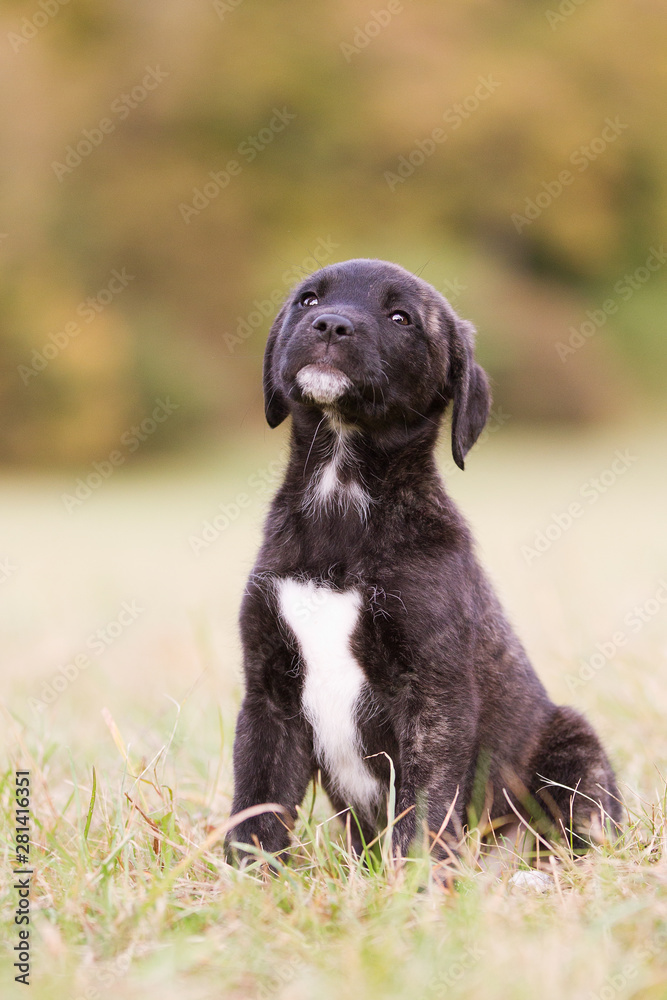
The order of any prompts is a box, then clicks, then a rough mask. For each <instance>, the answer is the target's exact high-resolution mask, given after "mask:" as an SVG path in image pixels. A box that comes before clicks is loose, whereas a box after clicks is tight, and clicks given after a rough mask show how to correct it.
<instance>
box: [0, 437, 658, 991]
mask: <svg viewBox="0 0 667 1000" xmlns="http://www.w3.org/2000/svg"><path fill="white" fill-rule="evenodd" d="M663 442H664V428H660V429H658V430H656V431H653V432H651V431H649V430H647V429H646V428H645V427H636V428H633V427H623V428H611V429H608V430H605V431H604V432H599V433H597V434H590V435H585V436H575V435H573V434H572V433H568V434H563V435H551V436H549V437H546V436H542V437H531V436H527V435H525V434H524V433H522V432H521V431H519V430H518V429H514V428H512V427H509V428H502V429H501V430H499V431H498V434H497V435H494V436H493V437H492V438H489V441H488V442H487V443H485V444H483V445H480V446H479V449H478V451H477V454H476V455H474V456H473V457H472V458H471V461H470V463H469V468H468V471H467V472H466V473H465V475H460V474H458V473H457V474H455V475H452V476H451V488H452V491H453V492H454V493H455V495H456V496H457V498H458V499H459V501H460V503H461V505H462V506H463V508H464V509H465V511H466V512H467V514H468V515H469V517H470V519H471V520H472V522H473V526H474V529H475V534H476V536H477V538H478V539H479V545H480V551H481V556H482V558H483V559H484V561H485V563H486V564H487V565H488V567H489V570H490V572H491V575H492V577H493V579H494V581H495V582H496V584H497V585H498V587H499V589H500V591H501V593H502V596H503V599H504V601H505V604H506V606H507V607H508V609H509V612H510V615H511V617H512V618H513V619H514V621H515V623H516V625H517V628H518V630H519V632H520V634H521V635H522V636H523V637H524V639H525V641H526V644H527V646H528V648H529V651H530V653H531V655H532V657H533V659H534V662H535V664H536V666H537V668H538V670H539V672H540V674H541V676H542V677H543V678H544V680H545V682H546V683H547V686H548V687H549V690H550V691H551V693H552V694H553V696H554V698H555V699H556V700H558V701H568V702H570V703H573V704H575V705H577V707H579V708H580V709H582V710H584V711H585V712H586V713H587V714H588V715H589V717H590V718H591V719H592V721H593V722H594V723H595V725H596V726H597V727H598V729H599V730H600V732H601V733H602V735H603V738H604V740H605V742H606V744H607V746H608V748H609V750H610V753H611V755H612V757H613V760H614V763H615V765H616V767H617V770H618V774H619V779H620V783H621V788H622V794H623V797H624V799H625V802H626V808H627V823H626V828H625V831H624V834H623V837H622V838H621V841H620V842H619V843H618V844H616V845H609V844H607V845H601V846H598V847H596V848H595V849H594V850H593V851H592V852H591V853H590V854H589V855H588V856H586V857H585V858H583V859H579V860H576V861H575V860H571V859H569V858H568V857H567V856H566V855H565V854H561V860H560V862H559V863H558V865H557V867H556V869H555V871H554V874H555V882H554V887H553V889H552V891H550V892H548V893H544V894H536V893H531V892H526V891H522V890H521V889H519V888H518V887H515V886H513V885H512V883H511V882H510V877H511V875H512V870H513V869H512V866H511V865H510V864H509V862H508V863H505V864H503V865H502V866H501V867H500V869H499V870H493V871H492V870H485V869H484V867H483V866H480V864H479V863H478V844H477V840H476V836H475V833H474V831H473V832H472V833H471V834H470V835H469V836H468V837H467V839H466V841H465V843H464V845H463V853H462V859H461V862H460V865H459V870H458V881H457V888H456V890H455V891H447V890H443V889H442V888H440V887H439V886H438V884H437V883H435V882H434V881H433V879H432V875H431V873H430V866H429V864H428V860H427V858H426V857H425V856H424V853H423V851H422V852H420V851H417V852H416V855H415V857H414V858H413V859H411V860H410V861H408V862H407V863H406V864H405V865H404V866H397V865H396V864H395V863H394V862H393V861H392V859H391V857H390V855H389V853H388V851H387V842H386V838H380V841H379V843H378V845H376V847H375V848H374V850H373V855H372V858H371V859H370V864H368V865H363V864H362V863H360V862H359V860H358V859H356V858H355V857H354V856H353V855H351V853H350V851H349V850H348V847H347V843H346V834H345V830H344V829H343V828H341V826H340V825H339V824H338V822H337V821H336V820H335V819H333V818H332V816H331V813H332V810H331V808H330V806H329V804H328V802H327V800H326V797H325V796H324V795H323V794H322V793H321V791H320V792H318V793H317V794H315V790H314V789H311V791H310V792H309V795H308V797H307V799H306V801H305V802H304V805H303V809H302V813H301V817H300V820H299V823H298V825H297V829H296V831H295V840H294V848H293V851H292V859H291V862H290V864H289V866H287V867H286V868H285V869H284V870H281V872H280V874H279V875H278V876H277V877H274V876H270V875H267V874H266V873H265V871H263V870H262V868H261V866H260V865H259V864H258V865H256V866H255V867H254V868H251V869H248V870H245V871H242V872H240V871H237V870H235V869H232V868H230V867H228V866H227V865H226V864H225V862H224V859H223V856H222V849H221V838H222V836H223V833H224V829H225V822H226V820H227V818H228V814H229V806H230V797H231V791H232V778H231V745H232V739H233V727H234V719H235V713H236V710H237V707H238V701H239V697H240V692H241V686H240V676H239V648H238V640H237V637H236V630H235V618H236V611H237V607H238V601H239V598H240V594H241V592H242V588H243V581H244V579H245V576H246V574H247V571H248V569H249V568H250V565H251V564H252V560H253V557H254V552H255V548H256V545H257V541H258V538H259V526H260V519H261V509H262V503H263V502H264V498H265V493H264V492H257V491H256V492H254V493H252V489H253V488H252V487H250V486H249V485H248V483H249V481H250V478H251V477H252V476H253V474H256V473H257V472H259V471H261V470H265V469H267V468H268V467H269V463H270V462H271V460H272V459H273V458H274V457H275V454H276V453H277V452H278V450H279V446H280V439H279V437H278V436H267V437H266V439H264V440H263V441H256V442H252V448H247V447H245V446H244V444H245V443H244V442H241V443H240V444H239V448H238V449H237V451H236V453H235V454H234V455H226V456H224V457H223V458H220V457H218V458H216V459H211V460H209V461H207V462H201V463H199V464H196V463H195V464H192V465H191V466H190V467H189V468H187V469H183V468H179V469H170V468H169V467H163V468H157V467H156V468H154V469H153V470H152V471H151V472H148V471H143V472H133V471H132V470H129V471H128V472H124V473H120V472H119V473H118V474H117V476H116V477H115V478H113V479H111V480H110V481H109V482H108V483H106V484H105V485H104V486H103V487H102V488H100V490H99V491H98V492H97V493H96V494H95V495H94V496H93V497H91V498H90V500H88V501H87V502H86V504H84V505H83V506H82V507H81V508H80V509H79V510H77V511H76V512H75V513H74V514H71V515H70V514H67V512H66V511H65V509H64V507H63V505H62V502H61V501H60V493H61V492H62V491H63V490H66V489H68V488H69V486H70V484H71V483H70V480H71V477H70V478H69V479H68V477H66V476H65V477H61V478H59V479H54V478H48V479H44V478H40V477H36V478H33V479H13V480H12V479H7V480H5V482H4V483H2V485H1V486H0V516H1V517H2V521H3V524H4V525H5V528H6V534H5V539H6V540H5V543H4V549H3V551H2V552H0V555H4V554H6V555H8V556H9V557H11V559H12V561H13V563H14V564H15V566H16V569H15V571H14V572H13V573H12V575H11V576H10V577H9V578H8V579H6V580H5V581H4V582H3V583H2V584H0V626H1V630H2V636H3V639H2V643H3V648H2V651H1V652H2V663H3V706H4V711H3V716H4V725H3V729H4V733H5V747H6V764H5V765H4V767H3V769H2V778H1V780H2V785H1V800H2V811H3V827H4V829H3V850H4V860H5V865H4V867H3V873H4V874H3V879H2V886H1V893H2V903H3V907H2V915H3V916H2V937H3V940H4V942H5V949H3V953H2V962H1V963H0V964H1V966H2V967H1V968H0V983H1V984H2V985H1V986H0V995H1V996H2V997H5V996H13V995H17V996H21V995H24V994H22V993H21V992H20V991H21V990H22V989H23V987H20V986H18V985H15V984H14V983H13V981H12V979H13V971H12V968H11V963H12V961H13V959H12V958H10V957H9V956H10V951H11V948H12V947H13V946H14V944H16V943H17V941H16V930H17V928H15V926H14V924H13V911H14V909H15V906H16V892H15V890H13V889H12V879H11V877H10V869H11V863H12V858H13V845H12V838H13V823H12V822H11V820H12V811H11V809H12V797H13V792H14V785H13V781H14V770H15V769H16V768H29V769H30V771H31V781H32V810H33V813H32V815H33V828H32V833H33V838H32V845H31V852H32V855H33V861H34V866H35V870H36V874H35V876H34V878H33V918H34V920H33V924H32V938H31V947H32V951H33V962H32V981H33V985H32V987H31V988H32V993H31V994H25V995H32V996H35V997H38V998H40V1000H42V998H44V1000H47V998H57V1000H60V998H66V1000H69V998H73V1000H77V998H82V997H86V998H87V1000H98V998H109V1000H111V998H114V1000H115V998H119V1000H134V998H136V1000H139V998H146V997H156V998H158V997H159V998H165V1000H171V998H174V1000H176V998H178V1000H200V998H202V1000H203V998H209V997H211V998H218V997H225V998H226V997H231V998H237V997H238V998H254V997H258V998H268V997H275V998H285V1000H302V998H303V1000H310V998H315V997H317V998H329V997H334V996H335V997H337V998H339V997H340V996H341V995H345V992H346V991H351V990H354V991H355V995H361V996H364V997H370V998H372V1000H373V998H408V997H409V998H412V997H424V998H431V997H432V998H437V997H445V996H447V997H453V998H456V997H466V998H467V997H480V998H484V1000H487V998H488V1000H495V998H506V997H508V998H524V997H525V998H527V1000H528V998H531V1000H532V998H534V997H537V996H539V997H540V998H545V1000H549V998H554V1000H556V998H558V1000H560V998H562V997H571V998H576V1000H578V998H582V1000H590V998H592V997H598V998H600V1000H605V998H606V1000H611V998H612V997H613V998H626V997H637V998H639V997H641V998H646V1000H648V998H662V997H667V861H666V856H665V850H664V848H665V838H666V837H667V822H666V812H667V810H666V806H665V797H666V794H667V793H666V786H665V778H664V775H665V773H666V772H667V726H666V725H665V718H666V717H667V686H666V681H667V664H666V656H667V633H666V621H667V606H665V607H664V608H663V606H662V605H660V606H659V608H658V610H657V611H656V613H655V614H653V615H650V616H648V617H647V620H646V622H645V623H642V627H641V628H640V629H639V630H637V631H636V632H634V631H632V630H631V628H630V626H628V625H627V624H624V622H625V619H626V616H627V615H628V614H631V613H632V609H633V608H634V607H636V606H638V605H639V606H641V605H643V604H645V602H646V601H647V600H650V599H651V595H653V594H655V593H656V591H657V590H658V588H659V581H660V579H661V577H662V576H664V575H666V574H665V568H666V567H667V539H666V538H665V530H664V526H663V521H664V510H665V488H664V485H665V484H664V481H663V479H664V458H663V456H664V443H663ZM627 447H632V448H634V449H636V453H637V455H638V460H637V462H636V464H635V465H634V466H633V467H632V468H631V469H630V470H629V471H628V472H627V474H625V475H624V476H623V477H622V478H619V480H618V482H616V483H615V484H614V485H613V486H612V487H610V489H609V490H608V492H606V493H605V494H604V495H601V497H600V498H599V500H598V501H597V502H596V503H595V504H594V505H592V506H591V507H590V508H586V511H585V513H584V515H583V516H582V517H581V518H580V519H579V520H578V521H577V522H576V523H575V524H574V525H573V526H572V527H571V528H570V529H569V530H568V531H567V532H565V533H564V534H563V536H562V538H560V539H559V540H558V542H557V543H554V545H553V546H552V548H551V549H550V550H549V551H548V552H546V553H545V554H544V555H543V556H541V557H540V559H539V560H537V561H536V562H535V563H534V564H533V565H531V566H528V565H526V561H525V559H524V558H523V557H522V555H521V546H522V545H523V544H524V543H526V542H527V541H528V542H529V541H530V539H531V537H532V535H533V534H534V532H535V531H536V530H537V529H540V528H541V527H543V526H544V524H546V523H547V522H548V520H549V518H550V517H551V515H552V514H553V513H555V512H558V511H559V510H562V509H564V508H565V507H566V506H567V503H568V502H569V501H570V500H571V499H573V498H575V497H576V496H577V494H578V490H579V489H580V487H581V485H582V484H583V483H585V482H586V481H587V480H588V479H589V478H590V477H591V476H593V475H596V474H597V473H599V472H600V470H602V469H604V468H605V467H606V466H607V465H608V464H609V461H610V458H611V456H613V452H614V449H616V448H627ZM442 458H443V462H445V461H446V452H445V449H444V446H443V449H442ZM252 481H253V482H254V481H255V480H252ZM244 491H245V492H250V493H251V494H252V495H251V502H250V503H249V504H248V505H247V506H246V507H244V508H243V509H242V510H241V512H240V514H239V516H238V517H236V518H234V519H233V520H232V522H231V523H230V525H229V527H228V528H227V529H226V530H225V531H223V532H222V533H221V534H220V535H219V537H218V538H217V540H216V541H215V542H214V543H213V544H211V545H210V546H209V547H208V548H207V549H206V550H205V551H204V552H202V553H201V554H200V555H195V554H194V553H193V551H192V547H191V546H190V544H189V542H188V539H189V537H190V536H191V535H192V534H193V533H194V532H197V531H199V530H200V528H201V525H202V522H203V521H204V520H206V519H210V518H211V517H212V516H213V515H214V514H215V512H216V509H217V506H218V504H220V503H223V504H226V505H227V506H229V505H230V504H231V503H233V502H235V499H236V498H238V496H239V494H240V493H242V492H244ZM130 601H135V602H136V603H137V606H138V607H139V608H140V609H141V611H140V613H139V614H138V616H137V617H136V619H135V620H133V621H132V622H131V623H130V624H128V625H127V626H126V627H125V628H123V629H122V630H121V632H120V634H119V635H118V636H117V637H116V638H114V639H113V641H112V642H110V643H109V644H108V646H105V647H104V651H103V652H101V653H99V654H97V653H93V652H92V651H91V650H90V648H89V647H88V646H87V645H86V643H87V638H88V637H89V636H91V634H94V633H95V631H96V630H97V629H98V628H101V627H102V628H106V627H108V625H109V623H111V622H113V621H114V620H116V619H117V616H118V613H119V608H120V606H121V605H122V603H123V602H130ZM651 607H652V605H651ZM619 629H624V630H625V632H627V641H626V642H625V643H624V644H623V645H621V646H619V648H618V649H617V651H616V652H615V653H614V655H613V656H612V657H610V658H609V659H608V661H607V662H605V664H604V665H603V666H602V667H601V668H600V669H597V670H594V671H593V675H592V677H591V678H590V679H589V680H587V681H586V682H584V683H582V684H575V685H574V687H573V685H572V678H573V677H576V676H577V671H578V670H579V668H580V665H581V663H582V662H584V661H589V660H590V658H591V656H592V655H593V654H594V653H595V651H596V643H603V644H604V643H606V642H608V641H609V639H610V637H611V636H612V635H614V633H616V632H617V631H618V630H619ZM82 650H84V651H85V650H87V651H88V653H89V654H90V656H89V658H90V663H89V665H88V666H86V667H85V668H83V669H81V670H80V671H79V674H78V676H77V677H76V678H75V679H74V680H73V681H72V682H71V683H69V684H68V685H67V687H66V688H65V690H63V691H62V692H61V693H60V694H59V695H58V697H57V698H56V699H55V701H53V703H52V704H50V705H48V706H47V707H46V708H44V709H43V710H41V711H38V710H36V709H35V707H34V701H31V699H36V698H40V697H41V694H42V692H43V685H44V683H45V682H52V680H53V678H54V676H56V675H57V673H58V672H59V668H60V667H61V666H62V665H64V664H66V663H70V662H71V661H72V660H73V658H74V657H75V656H76V655H77V654H78V653H80V652H81V651H82ZM9 664H11V665H12V666H11V669H10V668H9ZM31 706H32V707H31Z"/></svg>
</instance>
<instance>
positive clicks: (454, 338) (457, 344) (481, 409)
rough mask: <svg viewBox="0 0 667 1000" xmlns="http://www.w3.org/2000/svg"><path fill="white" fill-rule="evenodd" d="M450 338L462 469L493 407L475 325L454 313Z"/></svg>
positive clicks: (456, 451)
mask: <svg viewBox="0 0 667 1000" xmlns="http://www.w3.org/2000/svg"><path fill="white" fill-rule="evenodd" d="M450 321H451V322H452V323H453V328H452V334H451V337H450V345H451V356H450V360H449V374H448V378H447V382H446V385H445V392H446V394H447V396H448V397H449V398H450V399H452V400H453V401H454V408H453V411H452V455H453V456H454V461H455V462H456V464H457V465H458V467H459V469H463V468H464V459H465V457H466V455H467V454H468V452H469V451H470V449H471V448H472V446H473V445H474V443H475V441H476V440H477V438H478V437H479V435H480V434H481V433H482V430H483V428H484V424H485V423H486V420H487V417H488V415H489V408H490V406H491V392H490V389H489V380H488V378H487V377H486V372H485V371H484V369H483V368H481V367H480V366H479V365H478V364H477V362H476V361H475V358H474V347H475V328H474V326H473V325H472V323H468V322H467V321H466V320H462V319H459V317H458V316H456V315H454V316H452V317H451V318H450Z"/></svg>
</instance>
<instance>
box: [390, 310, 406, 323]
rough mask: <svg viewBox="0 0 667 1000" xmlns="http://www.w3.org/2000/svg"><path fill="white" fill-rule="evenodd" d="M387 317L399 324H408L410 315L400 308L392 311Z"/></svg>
mask: <svg viewBox="0 0 667 1000" xmlns="http://www.w3.org/2000/svg"><path fill="white" fill-rule="evenodd" d="M389 318H390V320H391V321H392V323H399V324H400V326H410V322H411V320H410V317H409V316H408V314H407V313H405V312H403V311H402V310H401V309H397V310H396V312H393V313H392V314H391V316H390V317H389Z"/></svg>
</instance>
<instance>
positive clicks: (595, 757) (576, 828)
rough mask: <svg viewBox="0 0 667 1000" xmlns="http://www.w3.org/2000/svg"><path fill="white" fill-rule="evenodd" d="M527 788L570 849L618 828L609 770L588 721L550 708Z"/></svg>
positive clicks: (613, 781) (570, 710) (569, 710)
mask: <svg viewBox="0 0 667 1000" xmlns="http://www.w3.org/2000/svg"><path fill="white" fill-rule="evenodd" d="M530 772H531V784H530V789H529V791H530V793H531V796H532V797H533V799H534V800H535V801H536V802H537V804H538V805H539V806H540V808H541V809H543V810H544V813H545V814H546V816H547V817H548V818H549V819H550V820H551V821H553V822H554V823H555V824H556V825H557V826H558V827H560V828H561V830H564V831H565V833H566V835H567V839H568V842H569V843H571V845H572V847H573V848H574V849H575V850H578V851H581V849H585V848H586V847H590V846H591V843H592V842H594V841H598V842H599V841H601V840H602V839H604V834H605V832H608V833H611V835H612V836H613V835H614V834H615V833H618V828H619V825H620V821H621V807H620V802H619V797H618V788H617V785H616V779H615V778H614V772H613V770H612V767H611V764H610V763H609V760H608V758H607V755H606V753H605V751H604V749H603V747H602V744H601V743H600V740H599V738H598V736H597V734H596V733H595V731H594V729H593V728H592V726H591V725H590V723H589V722H588V721H587V720H586V719H585V718H584V717H583V715H580V713H579V712H577V711H575V709H573V708H570V707H568V706H557V707H554V711H553V713H552V715H551V716H550V717H549V719H548V720H547V722H546V724H545V726H544V728H543V730H542V734H541V738H540V742H539V744H538V746H537V749H536V751H535V753H534V755H533V758H532V761H531V767H530Z"/></svg>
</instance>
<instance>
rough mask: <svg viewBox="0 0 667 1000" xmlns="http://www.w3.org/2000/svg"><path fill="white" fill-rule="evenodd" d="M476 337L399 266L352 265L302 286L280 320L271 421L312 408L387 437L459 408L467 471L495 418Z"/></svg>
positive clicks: (460, 454) (273, 349)
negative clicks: (491, 416)
mask: <svg viewBox="0 0 667 1000" xmlns="http://www.w3.org/2000/svg"><path fill="white" fill-rule="evenodd" d="M473 347H474V330H473V327H472V326H471V324H470V323H467V322H465V321H463V320H461V319H460V318H459V317H458V316H457V315H456V313H455V312H454V310H453V309H452V307H451V306H450V305H449V303H448V302H447V300H446V299H445V298H443V296H442V295H440V293H439V292H437V291H436V290H435V288H433V287H432V286H431V285H429V284H427V283H426V282H425V281H422V280H421V278H417V277H416V276H415V275H413V274H410V273H409V272H408V271H405V270H403V268H402V267H398V266H397V265H395V264H389V263H387V262H385V261H380V260H349V261H345V262H344V263H341V264H332V265H330V266H329V267H325V268H323V269H322V270H321V271H317V272H316V273H315V274H313V275H311V276H310V277H308V278H306V279H305V280H304V281H302V282H301V283H300V284H299V285H298V286H297V287H296V288H295V289H294V291H293V292H292V293H291V294H290V296H289V297H288V299H287V300H286V302H285V303H284V305H283V307H282V309H281V310H280V312H279V313H278V316H277V317H276V319H275V322H274V324H273V326H272V327H271V332H270V334H269V339H268V341H267V345H266V354H265V357H264V400H265V409H266V418H267V420H268V422H269V424H270V426H271V427H277V425H278V424H280V423H281V422H282V421H283V420H284V419H285V417H287V416H288V414H289V413H290V412H291V413H292V414H293V415H294V416H295V417H296V416H297V415H298V413H299V412H300V411H303V409H304V408H311V409H312V408H315V409H318V410H320V411H330V412H335V413H336V414H337V415H338V416H339V418H340V419H342V420H344V421H346V422H347V423H351V424H355V425H357V426H358V427H360V428H361V429H366V430H368V431H370V432H373V431H375V432H378V431H380V430H382V429H390V428H391V427H392V426H394V425H396V426H401V427H405V426H414V425H415V424H418V423H420V422H428V421H433V420H437V418H439V417H440V415H441V414H442V413H443V411H444V409H445V408H446V406H447V404H448V403H449V402H450V401H452V402H453V412H452V454H453V456H454V460H455V462H456V464H457V465H458V466H460V468H463V462H464V458H465V456H466V454H467V452H468V451H469V450H470V448H471V447H472V446H473V444H474V443H475V441H476V440H477V438H478V437H479V435H480V433H481V431H482V428H483V427H484V424H485V422H486V418H487V416H488V412H489V406H490V395H489V388H488V382H487V378H486V375H485V374H484V372H483V371H482V369H481V368H480V367H479V365H478V364H477V363H476V362H475V360H474V357H473Z"/></svg>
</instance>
